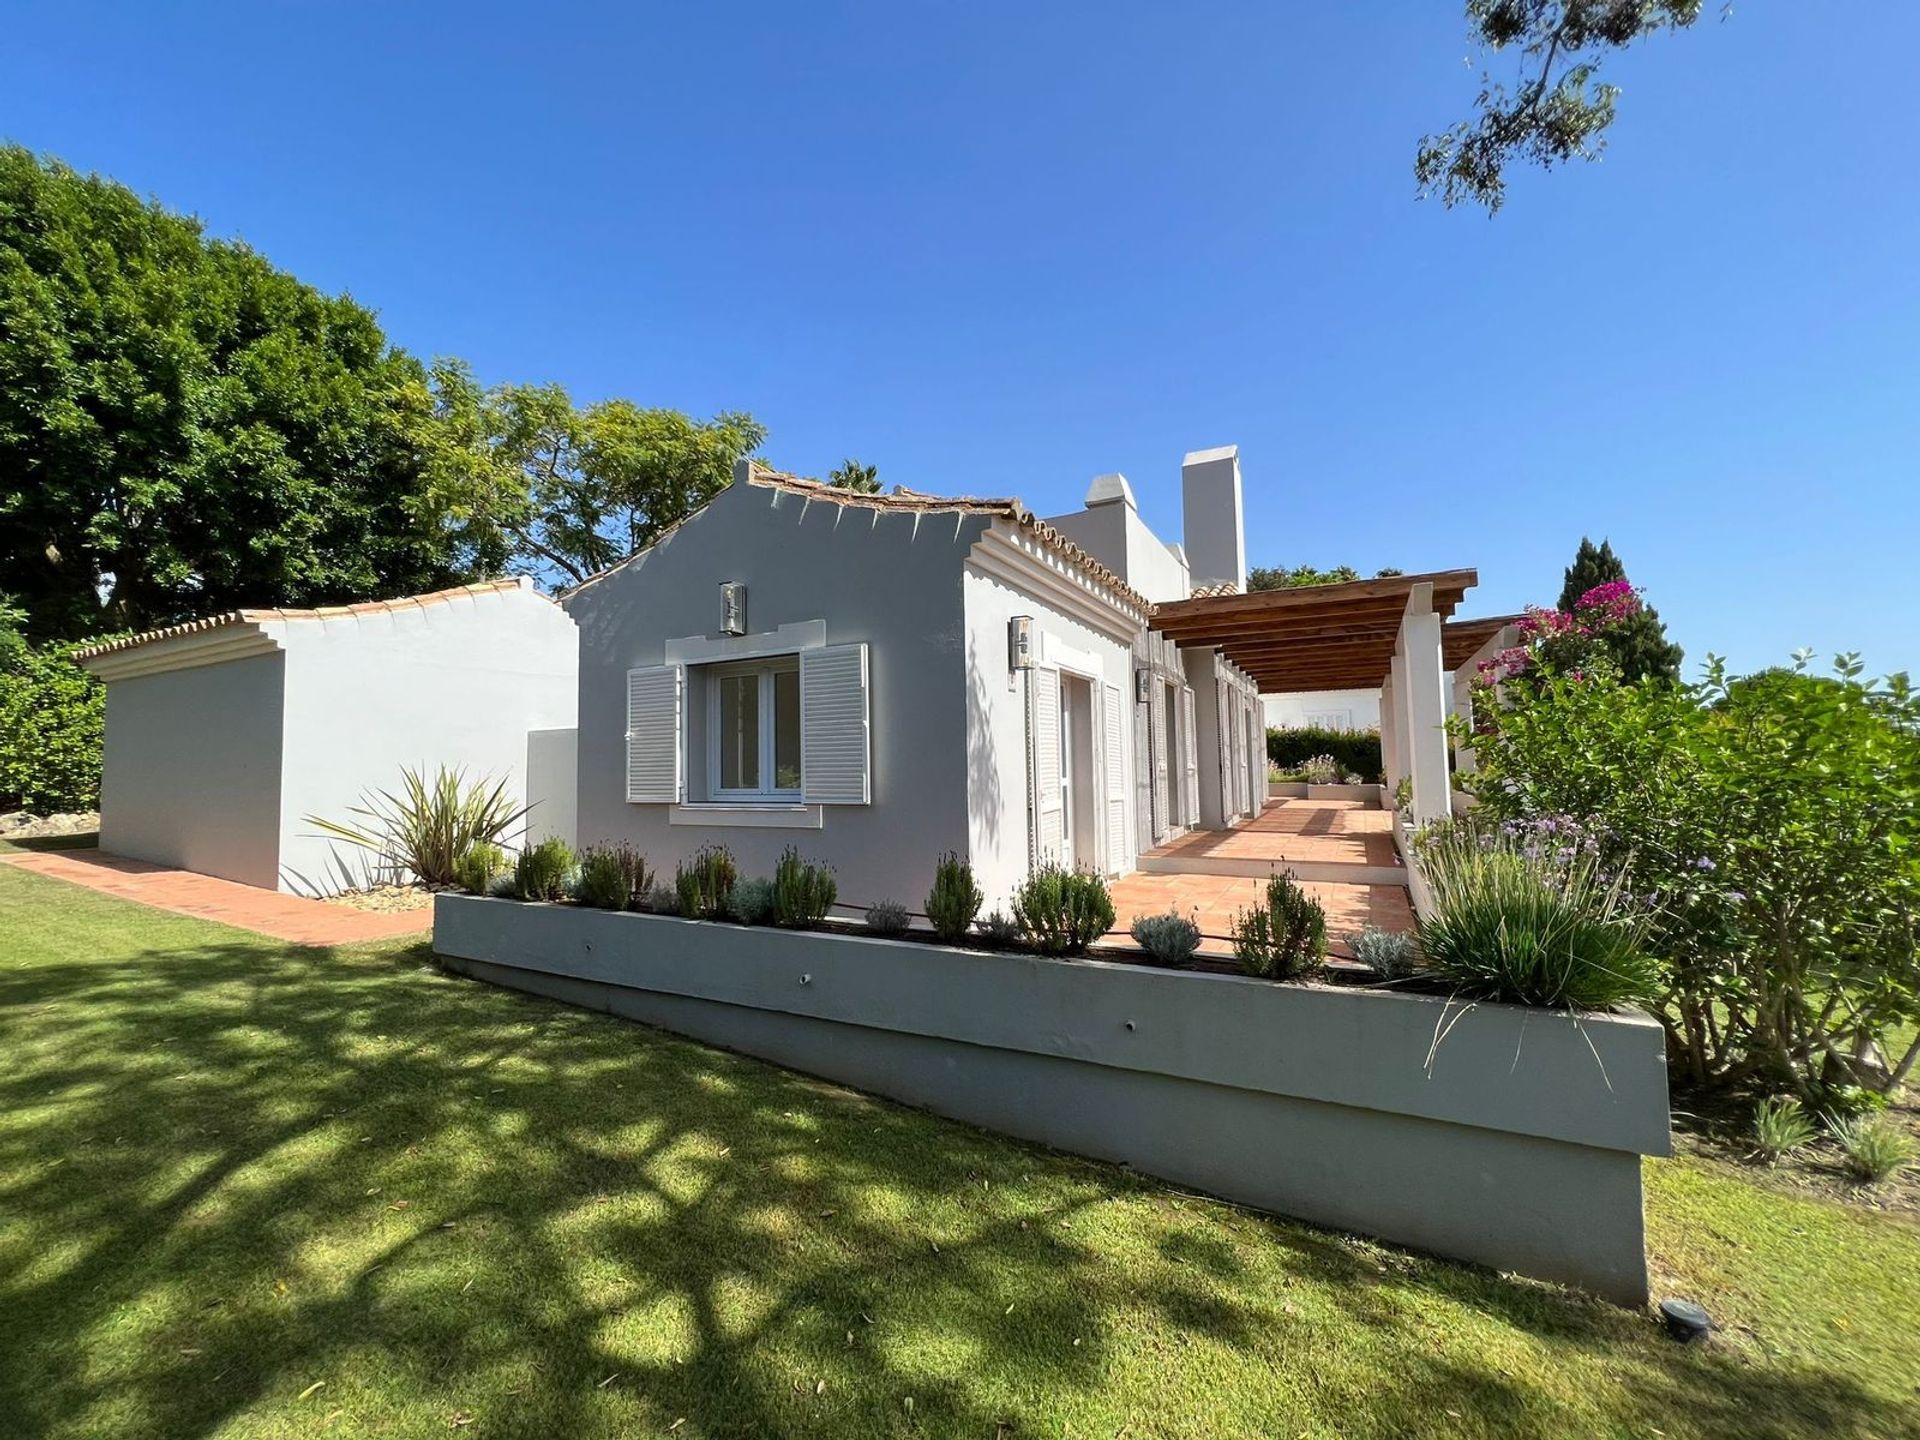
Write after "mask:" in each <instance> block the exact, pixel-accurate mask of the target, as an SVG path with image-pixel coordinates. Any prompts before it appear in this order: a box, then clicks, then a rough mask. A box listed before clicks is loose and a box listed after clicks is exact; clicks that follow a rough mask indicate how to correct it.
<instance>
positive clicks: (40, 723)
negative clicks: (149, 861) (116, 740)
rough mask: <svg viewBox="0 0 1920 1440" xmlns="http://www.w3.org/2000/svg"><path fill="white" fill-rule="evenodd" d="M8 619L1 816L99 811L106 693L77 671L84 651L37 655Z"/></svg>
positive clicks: (0, 687) (60, 649)
mask: <svg viewBox="0 0 1920 1440" xmlns="http://www.w3.org/2000/svg"><path fill="white" fill-rule="evenodd" d="M8 618H9V617H8V616H7V615H5V614H4V613H0V811H9V810H26V811H30V812H31V813H33V814H35V815H53V814H58V813H61V812H66V811H75V810H92V809H94V808H95V807H96V806H97V805H98V804H99V803H100V747H101V742H102V739H103V737H104V734H105V729H106V687H105V686H103V685H101V683H100V682H99V681H98V680H95V679H94V678H93V677H92V676H91V675H89V674H88V673H87V672H86V671H84V670H82V669H81V668H80V667H79V666H78V665H76V664H74V662H73V659H72V654H73V651H74V650H75V649H77V648H78V647H77V646H74V645H67V644H53V645H47V646H44V647H41V648H39V649H35V648H34V647H32V646H30V645H28V644H27V643H26V641H25V639H24V638H22V637H21V636H20V635H19V634H18V633H16V632H14V631H13V630H12V629H11V628H9V627H8V626H7V624H6V621H7V619H8Z"/></svg>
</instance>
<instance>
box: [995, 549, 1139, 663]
mask: <svg viewBox="0 0 1920 1440" xmlns="http://www.w3.org/2000/svg"><path fill="white" fill-rule="evenodd" d="M967 559H968V560H969V561H970V562H971V563H972V564H973V565H975V566H976V567H977V568H978V569H980V570H981V571H982V572H983V573H985V574H987V575H990V576H992V577H994V578H995V579H998V580H1004V581H1005V582H1006V583H1008V584H1010V585H1014V586H1017V587H1019V588H1022V589H1026V590H1030V591H1035V592H1038V597H1039V598H1040V599H1042V600H1045V601H1046V602H1047V603H1049V604H1052V605H1056V606H1058V607H1059V608H1060V609H1062V610H1063V611H1065V612H1066V613H1068V614H1071V615H1072V616H1073V617H1074V618H1075V619H1078V620H1080V621H1083V622H1084V623H1086V624H1087V625H1089V626H1091V627H1092V628H1094V629H1096V630H1099V631H1101V632H1102V633H1103V634H1106V635H1109V636H1111V637H1113V638H1114V639H1116V640H1119V641H1122V642H1124V643H1127V644H1131V643H1133V641H1134V640H1135V639H1136V638H1137V637H1138V636H1139V635H1141V634H1142V633H1144V631H1145V630H1146V612H1145V610H1144V609H1143V608H1142V607H1140V606H1136V605H1133V604H1131V603H1129V602H1128V601H1126V600H1125V599H1123V598H1121V597H1120V596H1118V595H1116V594H1114V593H1113V590H1112V588H1111V587H1110V586H1107V585H1105V584H1103V583H1101V582H1100V581H1098V580H1097V579H1095V578H1093V577H1092V576H1090V575H1088V574H1087V573H1086V572H1085V571H1083V570H1081V569H1079V568H1078V567H1077V566H1075V565H1074V564H1072V562H1071V561H1069V560H1068V559H1067V558H1066V557H1065V556H1063V555H1061V554H1060V553H1059V552H1058V551H1057V550H1055V549H1054V548H1053V547H1052V546H1050V545H1048V544H1047V543H1046V542H1045V541H1044V540H1041V539H1040V538H1039V537H1037V536H1035V535H1034V534H1033V533H1032V532H1031V531H1029V530H1027V529H1026V528H1025V527H1024V526H1022V525H1020V524H1019V523H1018V522H1017V521H1012V520H1005V519H999V520H995V521H994V523H993V524H992V526H991V527H989V528H988V529H987V531H986V532H985V533H984V534H983V535H981V537H980V539H979V540H978V541H976V542H975V543H974V546H973V549H972V551H971V552H970V553H969V554H968V556H967Z"/></svg>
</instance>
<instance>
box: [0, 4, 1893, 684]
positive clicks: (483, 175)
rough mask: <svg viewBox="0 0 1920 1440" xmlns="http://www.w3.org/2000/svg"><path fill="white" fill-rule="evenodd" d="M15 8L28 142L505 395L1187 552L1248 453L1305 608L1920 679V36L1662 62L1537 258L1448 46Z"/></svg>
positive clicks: (1626, 78) (1417, 8)
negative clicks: (1136, 511) (1420, 614)
mask: <svg viewBox="0 0 1920 1440" xmlns="http://www.w3.org/2000/svg"><path fill="white" fill-rule="evenodd" d="M10 8H11V11H12V13H11V18H10V19H9V22H8V40H7V44H6V45H5V47H4V48H0V135H4V136H5V137H6V138H9V139H12V140H16V141H19V142H21V143H23V144H26V145H29V146H32V147H34V148H36V149H39V150H42V151H47V152H51V153H53V154H56V155H59V156H60V157H62V158H63V159H65V160H67V161H68V162H70V163H72V164H74V165H76V166H78V167H80V168H82V169H89V170H98V171H101V172H103V173H105V174H108V175H111V176H114V177H115V178H117V179H120V180H122V181H125V182H126V183H128V184H130V185H132V186H134V187H135V188H137V189H139V190H142V191H145V192H148V193H151V194H154V195H156V196H158V197H160V198H161V199H163V200H164V201H165V202H166V203H168V204H169V205H171V206H173V207H175V208H177V209H181V210H186V211H191V212H193V213H195V214H198V215H199V216H201V217H202V218H203V219H204V220H205V222H206V223H207V226H208V228H209V229H210V230H211V231H212V232H213V233H214V234H217V235H229V236H236V235H237V236H241V237H244V238H245V239H247V240H248V241H250V242H251V243H252V244H254V245H255V246H257V247H258V248H259V249H261V250H262V251H263V252H265V253H266V254H267V255H268V256H270V257H271V258H272V259H273V260H274V261H276V262H277V263H279V264H281V265H283V266H285V267H286V268H288V269H291V270H292V271H294V272H295V273H297V274H299V275H300V276H301V277H302V278H304V279H306V280H308V281H310V282H312V283H314V284H317V285H320V286H322V287H324V288H326V289H329V290H345V291H350V292H351V293H352V294H353V295H355V296H356V297H357V298H358V299H360V300H361V301H363V302H365V303H367V304H369V305H371V306H373V307H374V308H375V309H377V310H378V311H379V312H380V314H381V316H382V318H383V320H384V322H385V324H386V326H387V329H388V331H389V333H390V334H391V335H392V337H393V338H394V339H395V341H396V342H397V343H399V344H402V345H404V346H406V347H407V348H408V349H411V350H413V351H415V352H417V353H420V354H422V355H432V354H436V353H451V354H457V355H462V356H465V357H466V358H468V359H469V360H471V361H472V362H473V363H474V364H475V366H476V367H477V368H478V369H479V371H480V373H481V375H482V376H483V377H485V378H487V379H490V380H506V379H513V380H527V381H539V380H558V381H561V382H562V383H564V384H566V385H567V386H568V387H569V388H570V389H571V390H572V391H573V392H574V395H575V397H576V398H577V399H580V400H589V399H594V398H599V397H601V396H606V395H626V396H631V397H632V398H634V399H636V400H638V401H640V402H642V403H646V404H656V405H673V406H678V407H681V408H683V409H687V410H690V411H693V412H695V413H699V414H709V413H712V412H713V411H715V410H719V409H748V410H751V411H753V412H754V414H756V415H757V416H759V417H760V418H761V419H762V420H764V421H765V422H766V423H767V424H768V425H769V426H770V427H771V430H772V438H771V441H770V443H769V446H768V452H767V453H768V456H769V458H770V459H771V460H772V461H774V462H775V463H778V464H780V465H782V466H783V467H786V468H791V469H795V470H798V471H800V472H802V473H815V474H818V473H824V471H826V470H827V469H828V468H830V467H831V466H832V465H834V464H835V463H836V462H838V461H839V460H840V459H841V458H842V457H844V456H847V455H856V456H858V457H860V458H861V459H863V460H866V461H869V462H871V463H875V464H877V465H878V466H879V467H880V470H881V474H882V477H883V479H885V480H888V481H897V482H903V483H907V484H910V485H913V486H915V487H917V488H923V489H929V490H946V491H958V492H972V493H1005V492H1013V493H1016V494H1018V495H1020V496H1022V497H1023V498H1024V499H1026V500H1027V501H1028V503H1030V504H1031V505H1033V506H1034V508H1035V509H1037V510H1039V511H1040V512H1042V513H1050V512H1053V511H1058V510H1063V509H1068V508H1071V507H1072V506H1074V505H1076V504H1077V503H1078V501H1079V499H1080V496H1081V494H1082V493H1083V491H1084V489H1085V486H1086V482H1087V480H1088V478H1089V477H1090V476H1092V475H1094V474H1096V473H1099V472H1102V471H1107V470H1121V471H1124V472H1125V473H1126V474H1127V475H1128V476H1129V478H1130V479H1131V480H1132V481H1133V484H1134V488H1135V491H1136V493H1137V494H1138V495H1139V497H1140V500H1141V505H1142V509H1143V511H1144V512H1145V513H1146V515H1147V518H1148V519H1149V521H1150V522H1151V523H1153V524H1154V525H1155V526H1156V528H1158V529H1160V531H1161V533H1163V534H1165V535H1167V536H1169V537H1170V538H1177V535H1178V530H1179V524H1178V513H1179V500H1178V466H1179V460H1180V456H1181V454H1182V452H1184V451H1186V450H1188V449H1193V448H1198V447H1204V446H1212V445H1219V444H1225V443H1229V442H1234V443H1238V444H1239V445H1240V447H1241V463H1242V469H1243V471H1244V474H1245V477H1246V483H1247V521H1248V546H1249V551H1250V556H1251V558H1252V559H1253V560H1255V561H1256V562H1266V563H1301V562H1307V563H1313V564H1319V565H1331V564H1336V563H1340V562H1348V563H1352V564H1355V565H1358V566H1360V567H1362V568H1364V569H1367V570H1371V569H1374V568H1377V567H1379V566H1382V565H1396V566H1399V567H1401V568H1403V569H1408V570H1414V569H1428V568H1441V567H1446V566H1451V565H1473V566H1477V567H1478V569H1479V572H1480V577H1481V586H1480V589H1479V590H1478V591H1476V592H1474V593H1473V594H1472V595H1470V596H1469V597H1468V609H1469V610H1471V611H1474V612H1476V613H1491V612H1493V611H1495V610H1505V609H1512V608H1517V607H1519V606H1520V605H1521V604H1523V603H1525V602H1526V601H1528V600H1532V599H1539V600H1546V601H1551V600H1552V599H1553V598H1554V597H1555V595H1556V594H1557V592H1558V590H1559V583H1560V572H1561V569H1562V568H1563V567H1564V566H1565V564H1566V563H1567V561H1568V559H1569V558H1570V557H1571V555H1572V551H1573V548H1574V545H1575V543H1576V541H1577V540H1578V539H1579V537H1580V535H1581V534H1582V533H1583V532H1586V533H1591V534H1594V535H1596V536H1599V535H1608V536H1610V537H1611V538H1612V539H1613V542H1614V544H1615V546H1616V548H1617V549H1619V551H1620V552H1621V553H1622V555H1623V556H1624V557H1625V559H1626V561H1627V564H1628V566H1629V568H1630V570H1631V572H1632V575H1633V577H1634V579H1635V580H1636V581H1638V582H1639V583H1641V584H1643V585H1644V586H1645V587H1646V588H1647V590H1648V594H1649V598H1650V599H1651V600H1652V601H1653V603H1654V604H1655V605H1657V606H1658V607H1659V609H1660V610H1661V612H1662V614H1663V615H1664V616H1665V618H1666V619H1667V621H1668V624H1669V628H1670V630H1671V632H1672V633H1673V634H1674V635H1675V637H1676V638H1677V639H1679V640H1680V641H1681V642H1682V643H1683V644H1684V645H1685V646H1686V647H1687V651H1688V655H1689V668H1690V669H1691V668H1692V663H1693V662H1695V661H1697V660H1699V659H1700V658H1702V657H1703V656H1704V655H1705V653H1706V652H1707V651H1708V650H1714V651H1718V652H1720V653H1722V654H1725V655H1727V656H1729V658H1730V659H1731V660H1732V661H1733V662H1734V663H1735V664H1736V665H1737V666H1740V667H1757V666H1759V665H1763V664H1768V663H1772V662H1774V661H1777V660H1782V659H1784V658H1785V657H1786V655H1787V653H1788V652H1789V651H1791V650H1793V649H1794V648H1796V647H1798V646H1801V645H1810V646H1813V647H1815V648H1816V650H1818V651H1819V652H1820V653H1821V654H1822V656H1823V657H1824V656H1825V655H1827V654H1829V653H1831V652H1833V651H1835V650H1839V649H1842V648H1847V649H1858V650H1860V651H1862V652H1863V653H1864V655H1865V658H1866V660H1867V662H1868V664H1869V666H1870V667H1871V668H1873V669H1875V670H1877V671H1881V670H1893V669H1900V668H1910V669H1914V670H1916V671H1920V640H1917V639H1916V637H1917V636H1920V621H1916V618H1915V610H1916V605H1915V602H1914V600H1913V599H1912V591H1911V585H1910V572H1909V569H1908V567H1909V565H1911V564H1912V563H1913V559H1914V556H1915V551H1916V542H1917V541H1920V498H1916V497H1917V496H1920V194H1917V193H1916V189H1917V181H1920V165H1916V163H1915V161H1914V158H1913V151H1912V134H1913V129H1914V125H1915V122H1916V120H1920V109H1917V108H1916V102H1915V100H1914V98H1913V95H1914V91H1913V87H1912V82H1911V75H1910V66H1911V56H1912V55H1913V54H1914V53H1915V52H1916V51H1917V50H1920V6H1916V5H1914V4H1912V3H1911V0H1850V3H1848V4H1845V5H1811V4H1806V3H1804V0H1747V3H1743V4H1741V5H1740V6H1739V8H1738V10H1737V11H1736V12H1735V13H1734V14H1733V15H1732V17H1731V18H1730V19H1727V20H1725V21H1716V20H1715V19H1714V18H1713V15H1712V13H1710V15H1709V18H1708V19H1706V20H1704V21H1703V22H1702V23H1701V24H1700V26H1699V27H1697V29H1696V30H1695V31H1693V32H1692V33H1689V34H1686V35H1681V36H1678V37H1667V38H1661V39H1658V40H1655V41H1653V42H1650V43H1648V44H1646V45H1644V46H1642V47H1641V48H1640V49H1638V50H1636V51H1635V52H1634V53H1632V54H1631V55H1629V56H1627V57H1625V58H1624V60H1622V59H1615V60H1614V61H1613V62H1611V63H1610V65H1609V67H1608V68H1609V71H1610V75H1611V78H1612V79H1613V80H1615V81H1616V82H1617V83H1619V84H1621V85H1622V86H1623V87H1624V90H1625V94H1624V96H1623V98H1622V102H1621V117H1620V119H1619V121H1618V122H1617V123H1616V125H1615V127H1614V132H1613V139H1612V145H1611V149H1610V151H1609V154H1608V156H1607V158H1606V159H1605V160H1604V161H1603V162H1602V163H1600V164H1598V165H1591V166H1581V167H1577V168H1575V169H1571V170H1566V171H1561V172H1556V173H1554V174H1550V175H1541V174H1539V173H1537V172H1532V171H1527V172H1524V173H1516V174H1515V176H1514V179H1513V184H1512V188H1511V195H1510V200H1509V203H1508V206H1507V208H1506V209H1505V210H1504V211H1503V212H1502V213H1501V214H1500V215H1499V216H1498V217H1497V218H1494V219H1492V220H1489V219H1487V218H1486V217H1485V215H1484V214H1482V213H1480V212H1477V211H1471V210H1466V209H1460V210H1455V211H1453V212H1448V211H1446V210H1444V209H1442V208H1441V207H1440V206H1439V205H1438V204H1437V203H1435V202H1430V201H1429V202H1416V200H1415V199H1414V194H1413V184H1412V179H1411V164H1412V158H1413V152H1414V148H1415V145H1416V143H1417V141H1418V139H1419V137H1420V136H1421V134H1422V133H1424V132H1425V131H1427V130H1430V129H1438V128H1440V127H1442V126H1443V125H1444V124H1446V123H1447V122H1449V121H1451V120H1453V119H1456V118H1461V117H1463V116H1465V115H1466V114H1467V113H1468V108H1469V105H1470V102H1471V99H1472V96H1473V93H1474V90H1475V88H1476V74H1477V72H1476V71H1475V70H1474V69H1472V68H1469V67H1468V66H1467V65H1466V64H1465V63H1463V62H1464V60H1465V57H1466V55H1467V53H1468V52H1467V46H1466V43H1465V25H1464V22H1463V19H1462V15H1461V6H1460V5H1459V4H1456V3H1443V0H1404V3H1391V4H1389V3H1385V0H1379V3H1370V4H1368V5H1366V6H1314V7H1306V6H1298V5H1289V6H1281V5H1272V4H1268V3H1247V4H1240V5H1231V6H1216V5H1202V4H1191V3H1189V4H1182V5H1178V6H1175V5H1171V4H1164V5H1161V4H1157V5H1136V4H1127V3H1110V4H1102V5H1073V6H1067V5H1043V6H1034V5H1027V4H1002V3H972V4H960V3H939V4H933V3H917V0H891V3H885V4H881V3H875V4H871V5H853V6H843V5H832V4H824V3H808V4H805V5H795V4H791V3H786V4H768V5H764V6H728V5H718V4H715V5H697V6H695V5H661V4H642V5H634V4H619V5H616V4H612V3H595V4H580V3H566V0H552V3H547V4H544V5H541V6H538V7H527V6H520V7H507V6H491V5H480V4H465V5H460V6H453V5H442V6H435V7H428V6H424V5H414V6H404V5H379V6H373V5H368V6H350V5H345V4H324V5H322V4H313V5H260V4H257V3H255V4H234V5H211V4H207V5H195V6H184V5H178V4H165V3H154V0H146V3H141V4H129V5H123V6H101V5H88V4H83V3H81V4H76V3H62V4H58V5H54V4H34V3H29V4H26V5H16V6H14V7H10ZM1708 8H1709V11H1710V12H1717V7H1716V6H1714V5H1712V4H1710V5H1709V7H1708Z"/></svg>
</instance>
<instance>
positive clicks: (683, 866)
mask: <svg viewBox="0 0 1920 1440" xmlns="http://www.w3.org/2000/svg"><path fill="white" fill-rule="evenodd" d="M739 878H740V870H739V867H738V866H736V865H735V864H734V863H733V852H732V851H730V850H728V849H727V847H726V846H724V845H703V846H701V847H700V848H699V849H698V850H696V851H695V852H694V853H693V857H692V858H691V859H689V860H683V861H681V862H680V868H679V869H678V870H676V871H675V872H674V876H673V888H674V889H675V890H676V891H677V892H679V896H680V913H681V914H682V915H684V916H686V917H687V918H688V919H689V920H718V919H719V918H720V917H721V916H723V915H725V914H726V913H727V897H728V896H729V895H731V894H732V893H733V885H734V882H735V881H736V880H738V879H739Z"/></svg>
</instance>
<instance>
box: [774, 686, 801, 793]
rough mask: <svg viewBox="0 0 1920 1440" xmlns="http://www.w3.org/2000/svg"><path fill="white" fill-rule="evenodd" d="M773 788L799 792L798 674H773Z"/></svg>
mask: <svg viewBox="0 0 1920 1440" xmlns="http://www.w3.org/2000/svg"><path fill="white" fill-rule="evenodd" d="M773 786H774V788H775V789H776V790H798V789H799V788H800V671H799V670H798V668H793V669H787V670H776V671H774V672H773Z"/></svg>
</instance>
